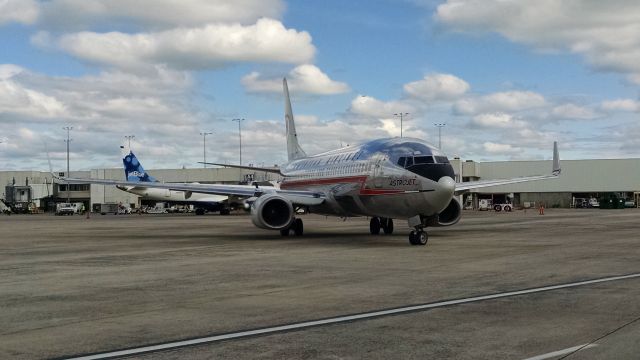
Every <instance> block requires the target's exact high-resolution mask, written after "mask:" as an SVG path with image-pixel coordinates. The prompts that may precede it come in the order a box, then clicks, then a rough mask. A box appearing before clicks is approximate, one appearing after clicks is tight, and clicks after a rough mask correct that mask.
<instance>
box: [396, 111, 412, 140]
mask: <svg viewBox="0 0 640 360" xmlns="http://www.w3.org/2000/svg"><path fill="white" fill-rule="evenodd" d="M393 115H394V116H399V117H400V137H402V118H403V117H405V116H407V115H409V113H407V112H406V113H401V112H400V113H396V114H393Z"/></svg>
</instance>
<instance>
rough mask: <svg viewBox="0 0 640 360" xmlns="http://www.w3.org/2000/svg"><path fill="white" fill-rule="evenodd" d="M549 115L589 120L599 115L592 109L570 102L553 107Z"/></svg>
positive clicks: (559, 117)
mask: <svg viewBox="0 0 640 360" xmlns="http://www.w3.org/2000/svg"><path fill="white" fill-rule="evenodd" d="M551 115H552V116H553V117H555V118H558V119H577V120H591V119H595V118H597V117H598V116H599V115H598V114H597V113H596V112H595V111H594V110H593V109H590V108H587V107H584V106H579V105H576V104H571V103H569V104H563V105H558V106H556V107H554V108H553V109H552V110H551Z"/></svg>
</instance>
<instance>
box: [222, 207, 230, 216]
mask: <svg viewBox="0 0 640 360" xmlns="http://www.w3.org/2000/svg"><path fill="white" fill-rule="evenodd" d="M229 214H231V209H228V208H224V209H222V210H220V215H229Z"/></svg>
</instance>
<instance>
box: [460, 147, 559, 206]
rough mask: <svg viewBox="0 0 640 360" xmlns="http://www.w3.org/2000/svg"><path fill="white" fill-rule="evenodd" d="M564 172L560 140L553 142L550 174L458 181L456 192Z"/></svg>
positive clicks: (515, 182) (525, 180)
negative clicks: (561, 161)
mask: <svg viewBox="0 0 640 360" xmlns="http://www.w3.org/2000/svg"><path fill="white" fill-rule="evenodd" d="M561 172H562V168H561V167H560V155H559V153H558V142H557V141H554V142H553V168H552V169H551V174H548V175H537V176H524V177H518V178H513V179H497V180H482V181H470V182H465V183H456V193H458V194H459V193H463V192H465V191H469V190H472V189H480V188H485V187H489V186H497V185H507V184H517V183H523V182H528V181H536V180H547V179H557V178H558V177H559V176H560V173H561Z"/></svg>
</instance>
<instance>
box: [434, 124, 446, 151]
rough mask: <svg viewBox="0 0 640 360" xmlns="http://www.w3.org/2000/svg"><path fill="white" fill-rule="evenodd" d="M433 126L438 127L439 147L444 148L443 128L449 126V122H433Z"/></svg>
mask: <svg viewBox="0 0 640 360" xmlns="http://www.w3.org/2000/svg"><path fill="white" fill-rule="evenodd" d="M433 126H436V127H437V128H438V149H440V150H442V128H443V127H445V126H447V124H441V123H438V124H433Z"/></svg>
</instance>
